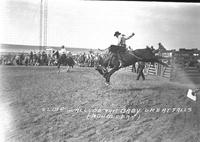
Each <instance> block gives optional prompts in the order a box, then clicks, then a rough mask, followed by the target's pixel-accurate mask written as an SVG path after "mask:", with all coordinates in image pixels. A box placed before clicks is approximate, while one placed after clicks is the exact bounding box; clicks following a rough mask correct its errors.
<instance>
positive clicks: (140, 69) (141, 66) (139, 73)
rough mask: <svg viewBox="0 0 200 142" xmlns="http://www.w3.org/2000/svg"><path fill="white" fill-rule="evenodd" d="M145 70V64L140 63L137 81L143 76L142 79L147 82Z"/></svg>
mask: <svg viewBox="0 0 200 142" xmlns="http://www.w3.org/2000/svg"><path fill="white" fill-rule="evenodd" d="M144 68H145V62H142V61H139V62H138V69H137V73H138V76H137V80H139V79H140V76H142V79H143V80H145V77H144V73H143V70H144Z"/></svg>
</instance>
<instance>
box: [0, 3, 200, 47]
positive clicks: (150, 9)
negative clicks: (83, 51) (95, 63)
mask: <svg viewBox="0 0 200 142" xmlns="http://www.w3.org/2000/svg"><path fill="white" fill-rule="evenodd" d="M1 5H2V6H1V9H0V10H1V15H0V16H1V19H3V20H1V33H3V34H1V38H0V39H1V43H9V44H25V45H26V44H28V45H39V23H40V0H3V1H1ZM115 31H119V32H121V33H123V34H125V35H127V36H129V35H131V34H132V33H133V32H134V33H135V36H134V37H132V38H131V39H129V40H127V45H129V46H131V47H132V48H133V49H138V48H145V47H146V45H149V46H151V45H153V46H154V47H155V48H157V47H158V43H159V42H161V43H162V44H163V45H164V46H165V48H166V49H169V50H171V49H179V48H198V49H200V4H199V3H170V2H137V1H78V0H48V26H47V45H48V46H62V45H65V46H69V47H77V48H90V49H92V48H94V49H97V48H100V49H105V48H107V47H109V46H110V45H111V44H117V41H118V40H117V39H116V37H114V36H113V35H114V33H115Z"/></svg>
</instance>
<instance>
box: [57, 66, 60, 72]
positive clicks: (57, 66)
mask: <svg viewBox="0 0 200 142" xmlns="http://www.w3.org/2000/svg"><path fill="white" fill-rule="evenodd" d="M57 67H58V73H60V64H58V66H57Z"/></svg>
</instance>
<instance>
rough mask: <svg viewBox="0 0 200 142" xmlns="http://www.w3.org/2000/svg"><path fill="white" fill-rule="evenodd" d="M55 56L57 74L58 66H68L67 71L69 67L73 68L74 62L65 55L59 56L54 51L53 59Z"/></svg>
mask: <svg viewBox="0 0 200 142" xmlns="http://www.w3.org/2000/svg"><path fill="white" fill-rule="evenodd" d="M55 56H56V58H57V67H58V70H59V72H60V66H61V65H63V66H68V69H67V71H69V67H71V68H73V67H74V65H75V62H74V60H73V58H72V57H71V56H67V55H66V54H62V55H60V54H59V52H58V51H56V52H55V53H54V54H53V57H55Z"/></svg>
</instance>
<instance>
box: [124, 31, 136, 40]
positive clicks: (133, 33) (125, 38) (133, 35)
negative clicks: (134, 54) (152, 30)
mask: <svg viewBox="0 0 200 142" xmlns="http://www.w3.org/2000/svg"><path fill="white" fill-rule="evenodd" d="M134 35H135V34H134V33H132V35H130V36H129V37H127V38H125V39H126V40H128V39H130V38H132V37H133V36H134Z"/></svg>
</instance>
